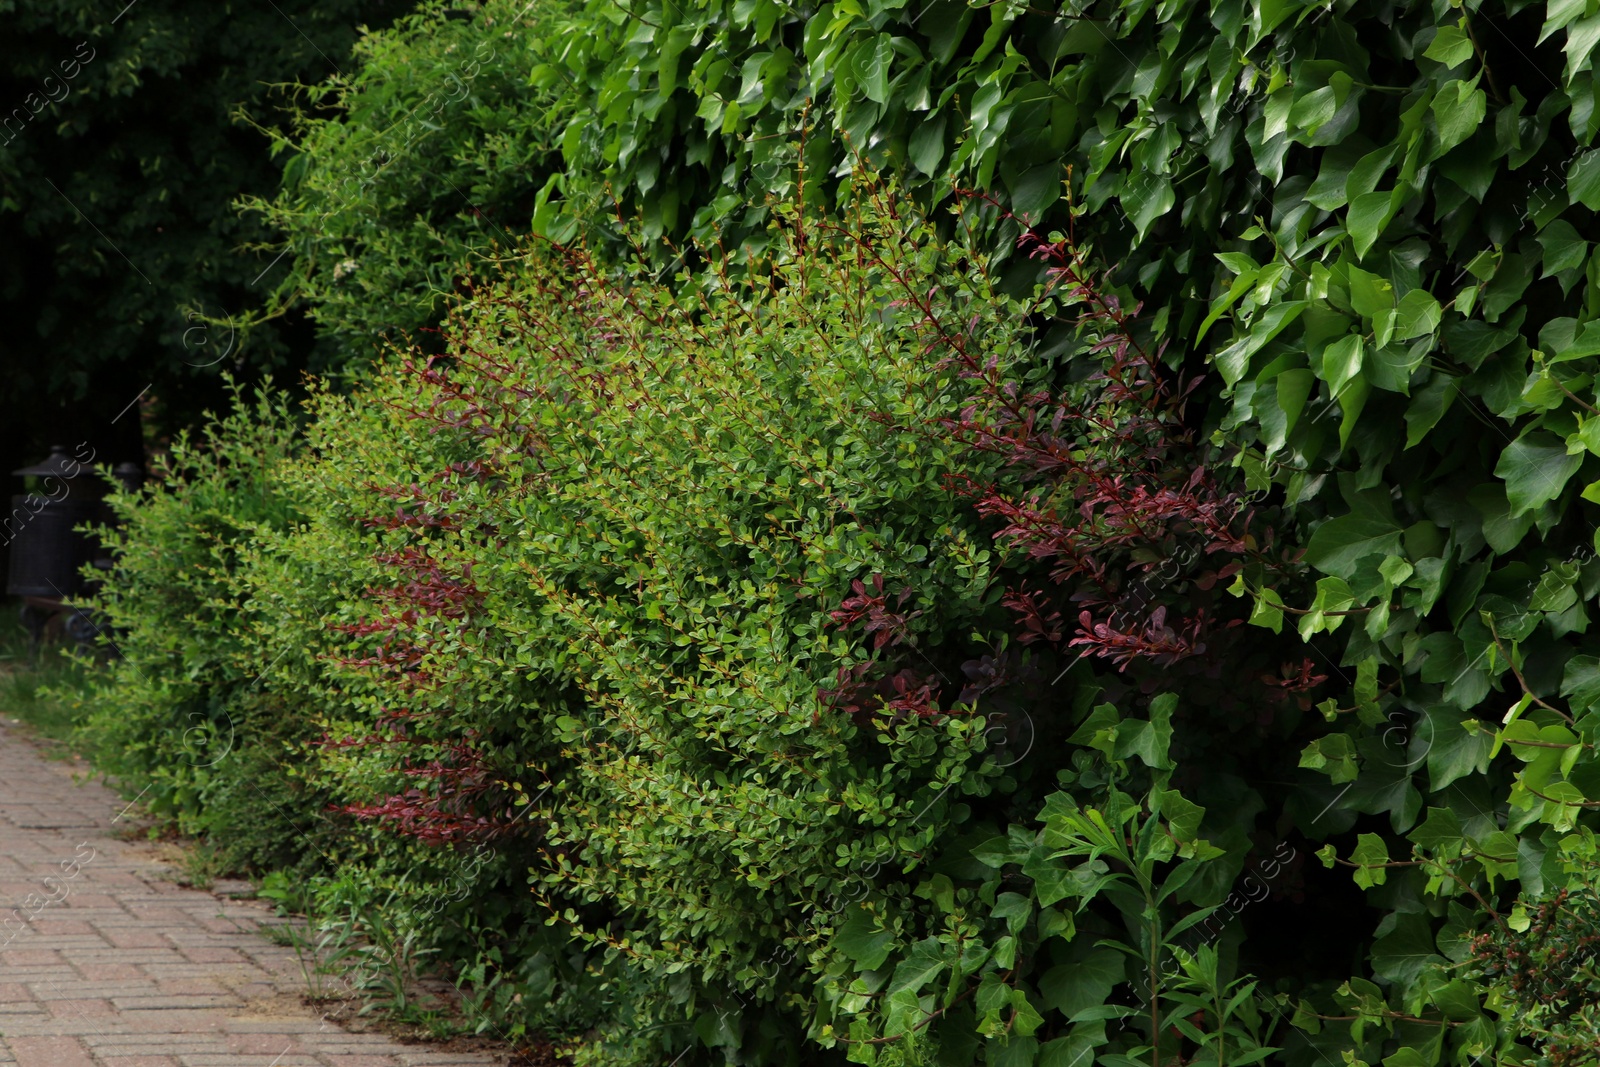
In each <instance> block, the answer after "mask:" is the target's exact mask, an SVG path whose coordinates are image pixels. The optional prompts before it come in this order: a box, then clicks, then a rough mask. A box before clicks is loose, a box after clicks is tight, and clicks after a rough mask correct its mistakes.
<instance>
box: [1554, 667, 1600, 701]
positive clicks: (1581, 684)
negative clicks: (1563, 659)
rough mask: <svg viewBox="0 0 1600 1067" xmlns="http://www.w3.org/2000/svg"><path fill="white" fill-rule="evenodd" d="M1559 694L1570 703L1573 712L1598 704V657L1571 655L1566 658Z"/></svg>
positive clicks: (1599, 670) (1599, 695)
mask: <svg viewBox="0 0 1600 1067" xmlns="http://www.w3.org/2000/svg"><path fill="white" fill-rule="evenodd" d="M1561 695H1562V696H1563V697H1565V698H1566V699H1567V701H1568V702H1569V703H1570V704H1571V705H1572V710H1573V712H1574V713H1582V712H1585V711H1588V710H1589V709H1590V708H1592V707H1594V706H1595V705H1596V704H1600V658H1597V657H1595V656H1573V657H1572V658H1571V659H1569V660H1567V666H1566V668H1565V670H1563V671H1562V673H1561Z"/></svg>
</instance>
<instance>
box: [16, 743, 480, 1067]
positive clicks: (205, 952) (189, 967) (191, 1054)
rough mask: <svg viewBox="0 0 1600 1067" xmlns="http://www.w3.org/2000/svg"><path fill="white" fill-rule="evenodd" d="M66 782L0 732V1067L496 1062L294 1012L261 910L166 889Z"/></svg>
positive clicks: (101, 790) (372, 1066)
mask: <svg viewBox="0 0 1600 1067" xmlns="http://www.w3.org/2000/svg"><path fill="white" fill-rule="evenodd" d="M78 768H79V769H80V770H81V769H82V765H81V764H79V765H78ZM72 771H73V768H72V766H70V765H67V764H62V763H55V762H51V761H48V760H45V759H43V758H42V757H41V756H40V755H39V753H38V752H37V750H36V749H35V748H34V747H33V746H32V745H31V744H29V743H28V742H27V741H25V740H24V739H23V738H22V737H21V736H19V735H18V733H17V732H16V731H15V730H14V729H10V728H8V726H7V725H6V724H5V723H4V722H0V1064H5V1065H12V1064H15V1065H17V1067H91V1065H95V1067H213V1065H215V1067H223V1065H226V1067H249V1065H259V1067H298V1065H317V1067H335V1065H338V1064H346V1065H355V1064H361V1065H364V1067H422V1065H428V1067H447V1065H448V1067H469V1065H470V1067H478V1065H488V1064H493V1063H501V1062H504V1061H503V1060H502V1059H496V1058H494V1057H491V1056H489V1055H486V1054H481V1053H465V1052H446V1051H443V1050H440V1049H437V1048H433V1049H430V1048H429V1047H428V1046H425V1045H405V1044H401V1043H400V1042H398V1041H395V1040H394V1039H392V1038H389V1037H385V1036H383V1035H380V1034H358V1033H349V1032H347V1031H344V1030H341V1029H340V1028H339V1027H338V1026H337V1025H336V1024H334V1023H333V1022H332V1021H330V1020H328V1019H327V1018H326V1017H321V1016H319V1015H318V1014H317V1013H316V1012H315V1011H313V1010H312V1009H310V1008H308V1007H305V1006H304V1005H302V1004H301V1003H300V1000H299V995H300V994H301V993H302V992H304V988H305V985H304V979H303V977H302V976H301V973H300V966H299V963H298V961H297V959H296V957H295V954H294V952H293V950H291V949H288V948H283V947H280V946H278V945H275V944H273V943H271V942H269V941H268V940H267V939H266V938H264V937H263V936H262V935H261V934H260V933H259V932H258V931H259V929H260V927H261V926H263V925H266V924H270V923H272V922H276V921H279V920H277V919H276V917H275V916H274V915H273V913H272V911H271V909H270V908H268V907H266V906H265V905H262V904H260V903H258V902H255V901H241V900H230V899H223V898H220V897H216V896H213V895H211V894H210V893H205V892H201V891H199V890H195V889H183V888H180V887H179V886H177V885H176V884H174V883H173V882H172V881H171V880H169V879H168V878H166V877H164V874H165V873H166V872H167V871H168V870H169V868H167V867H166V866H165V865H164V864H162V863H161V862H160V861H159V860H158V859H157V858H156V857H155V856H154V855H153V854H152V852H151V851H150V849H149V848H148V847H146V846H141V845H138V844H132V843H129V842H125V841H121V840H118V839H117V838H115V837H113V836H111V832H112V831H114V830H115V829H117V828H118V827H117V825H116V824H117V823H118V821H119V820H121V819H122V818H124V815H123V812H124V810H125V807H126V806H125V805H124V803H123V802H122V801H121V800H119V799H118V798H117V797H116V796H115V794H113V793H112V792H111V791H110V790H108V789H106V788H105V787H104V786H102V785H100V784H99V783H93V782H91V783H87V784H78V783H75V782H74V781H73V780H72Z"/></svg>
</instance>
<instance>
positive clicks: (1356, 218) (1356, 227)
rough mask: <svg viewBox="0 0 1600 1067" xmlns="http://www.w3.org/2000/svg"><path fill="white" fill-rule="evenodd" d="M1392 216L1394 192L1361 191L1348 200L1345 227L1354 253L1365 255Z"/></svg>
mask: <svg viewBox="0 0 1600 1067" xmlns="http://www.w3.org/2000/svg"><path fill="white" fill-rule="evenodd" d="M1393 217H1394V193H1393V192H1374V193H1363V194H1361V195H1360V196H1358V197H1356V198H1355V199H1354V200H1352V201H1350V209H1349V210H1348V211H1347V212H1346V213H1345V227H1346V228H1347V229H1348V230H1349V231H1350V239H1351V242H1352V243H1353V244H1354V246H1355V250H1356V255H1357V256H1360V257H1365V256H1366V254H1367V252H1368V251H1369V250H1370V249H1371V248H1372V246H1373V244H1375V243H1376V242H1377V240H1378V235H1379V234H1381V233H1383V230H1384V227H1386V226H1388V225H1389V220H1390V219H1392V218H1393Z"/></svg>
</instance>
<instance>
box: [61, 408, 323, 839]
mask: <svg viewBox="0 0 1600 1067" xmlns="http://www.w3.org/2000/svg"><path fill="white" fill-rule="evenodd" d="M298 434H299V431H298V429H297V426H296V422H295V420H294V418H293V416H292V414H291V412H290V411H289V410H288V409H287V408H286V406H285V405H284V402H283V401H281V400H274V399H272V398H271V396H270V393H269V391H268V390H267V389H265V388H263V389H261V390H258V392H257V393H256V397H255V400H254V402H253V403H251V404H248V405H247V404H246V403H245V402H244V400H243V397H242V396H241V395H240V393H239V392H238V391H236V392H235V410H234V411H233V412H232V413H231V414H229V415H226V416H224V417H218V418H214V419H213V420H212V421H211V422H210V423H208V424H207V426H206V427H205V430H204V432H203V433H202V434H201V435H200V436H199V437H197V438H193V439H191V438H190V437H189V436H187V435H185V436H183V437H180V438H179V439H178V440H177V441H176V442H175V443H174V444H173V446H172V449H171V451H170V452H169V453H168V454H167V455H166V456H165V457H164V458H163V461H162V466H161V467H160V468H158V469H157V471H156V472H155V474H156V476H157V477H156V479H155V480H153V481H152V483H151V484H150V485H149V486H147V487H146V488H144V489H141V490H138V491H135V492H127V491H120V492H118V493H116V494H114V495H113V496H112V497H111V498H110V499H111V503H112V506H113V507H114V508H115V509H116V511H117V514H118V516H119V518H120V519H121V522H122V526H121V527H120V528H119V529H117V530H114V531H107V533H106V536H107V538H108V542H107V543H108V544H110V545H111V546H112V548H113V555H114V558H115V568H114V570H113V571H112V572H111V574H110V575H109V577H108V579H107V581H106V584H105V589H104V592H103V593H102V594H101V596H100V598H99V601H98V604H97V607H98V609H99V610H101V611H103V612H104V613H105V615H106V617H107V619H108V621H109V623H110V625H111V627H112V629H113V651H114V653H115V654H114V656H113V658H112V660H111V662H110V663H109V664H108V665H107V666H105V667H104V669H103V673H102V674H100V675H99V676H97V677H95V678H93V679H92V684H90V685H89V686H88V687H87V689H86V690H84V691H83V692H81V693H79V694H77V697H78V699H79V700H80V701H81V703H82V706H83V707H84V709H85V712H84V719H83V722H82V725H81V727H80V731H79V737H80V740H81V743H82V744H84V745H85V746H86V749H87V751H89V752H90V754H91V756H92V758H93V760H94V762H95V765H96V766H97V768H99V769H100V770H101V771H103V772H104V773H106V774H107V775H109V776H111V777H112V778H114V779H116V780H117V781H118V782H119V784H120V786H121V788H122V789H123V790H124V792H125V793H127V794H128V795H129V796H134V795H137V796H139V797H140V798H141V800H142V802H143V803H144V804H145V805H146V807H147V808H148V809H149V810H150V811H151V812H152V813H154V814H157V815H160V816H165V817H168V818H171V819H172V820H174V822H175V823H176V825H177V827H178V828H179V829H180V830H182V831H183V832H186V833H191V834H200V835H205V836H206V837H207V838H208V839H209V840H210V841H211V842H212V843H213V844H214V845H216V846H218V847H219V848H220V850H221V853H222V862H223V865H224V866H226V867H230V868H236V867H246V868H262V869H269V868H272V867H275V866H284V865H293V864H296V863H298V862H300V861H301V860H302V858H304V857H305V856H307V855H308V854H309V855H313V856H314V855H315V853H314V851H312V852H310V853H308V850H307V848H306V845H305V843H304V842H303V841H302V840H301V839H300V838H301V833H302V831H300V830H297V829H295V826H296V824H301V825H305V826H306V831H307V832H310V833H311V834H312V837H313V839H314V838H315V836H316V831H315V829H314V828H313V820H314V815H312V814H311V813H314V812H316V811H317V810H318V809H319V808H320V806H321V803H320V802H319V801H317V800H316V799H315V798H314V797H311V796H308V795H307V794H306V793H305V791H304V790H303V788H301V787H299V786H298V785H297V784H296V783H294V782H293V781H291V780H289V779H287V778H286V777H285V776H284V775H282V774H279V773H276V770H277V768H278V767H279V765H280V764H281V762H282V760H283V757H284V754H285V752H286V751H287V748H286V746H288V745H289V744H291V743H293V742H296V741H302V740H304V739H305V736H306V735H305V733H304V731H305V729H306V723H305V721H304V720H303V719H301V718H300V717H298V716H297V715H294V714H292V713H291V708H292V707H293V702H292V701H291V700H288V699H286V698H284V697H283V695H282V694H279V693H275V692H273V691H271V690H267V689H264V688H263V687H262V685H261V677H262V670H263V666H264V665H266V664H268V663H269V662H270V661H271V656H270V655H266V654H264V651H263V644H262V643H261V634H262V630H261V615H260V613H259V612H258V611H257V610H256V608H255V605H254V604H253V602H252V600H251V596H250V592H249V586H248V582H247V580H246V575H247V574H248V573H249V571H250V568H251V566H252V562H251V555H250V553H251V542H252V541H253V539H254V538H255V537H257V536H258V535H260V534H261V533H263V532H264V531H267V530H271V529H277V528H283V527H287V526H288V525H290V524H291V523H293V522H295V521H297V519H298V518H299V516H300V512H299V510H298V508H299V504H298V501H297V500H296V499H295V496H296V494H295V491H294V487H293V486H292V484H290V483H288V482H287V481H285V479H284V471H285V468H286V465H287V464H288V462H289V461H290V459H291V457H292V456H293V454H294V450H295V448H296V442H297V438H298ZM273 810H281V811H284V812H285V813H286V814H287V816H288V817H287V820H286V819H283V818H273V819H263V818H262V813H263V812H264V811H273Z"/></svg>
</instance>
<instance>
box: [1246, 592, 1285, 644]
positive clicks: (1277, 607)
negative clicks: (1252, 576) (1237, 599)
mask: <svg viewBox="0 0 1600 1067" xmlns="http://www.w3.org/2000/svg"><path fill="white" fill-rule="evenodd" d="M1250 625H1252V626H1264V627H1266V628H1267V629H1269V630H1271V631H1272V632H1273V633H1275V634H1277V633H1282V632H1283V598H1282V597H1280V596H1279V595H1278V591H1277V590H1276V589H1263V590H1261V592H1260V593H1259V594H1258V595H1257V596H1256V603H1255V607H1254V608H1253V609H1252V610H1251V612H1250Z"/></svg>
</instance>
